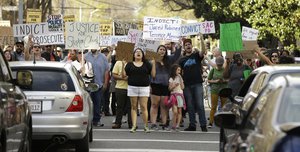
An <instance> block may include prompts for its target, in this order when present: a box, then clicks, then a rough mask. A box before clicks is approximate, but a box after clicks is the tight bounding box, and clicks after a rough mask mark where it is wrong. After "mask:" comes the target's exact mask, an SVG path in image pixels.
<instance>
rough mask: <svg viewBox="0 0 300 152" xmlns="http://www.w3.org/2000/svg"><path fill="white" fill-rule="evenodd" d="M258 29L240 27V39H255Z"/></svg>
mask: <svg viewBox="0 0 300 152" xmlns="http://www.w3.org/2000/svg"><path fill="white" fill-rule="evenodd" d="M257 36H258V30H256V29H253V28H249V27H245V26H243V27H242V39H243V40H257Z"/></svg>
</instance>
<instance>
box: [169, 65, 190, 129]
mask: <svg viewBox="0 0 300 152" xmlns="http://www.w3.org/2000/svg"><path fill="white" fill-rule="evenodd" d="M180 74H181V68H180V66H179V65H178V64H174V65H173V66H172V68H171V73H170V79H169V90H170V92H171V94H170V98H169V102H168V104H167V107H169V108H172V112H173V119H172V130H173V131H179V125H180V122H181V119H182V114H181V113H182V108H184V109H185V108H186V106H185V100H184V96H183V89H184V83H183V79H182V77H181V75H180Z"/></svg>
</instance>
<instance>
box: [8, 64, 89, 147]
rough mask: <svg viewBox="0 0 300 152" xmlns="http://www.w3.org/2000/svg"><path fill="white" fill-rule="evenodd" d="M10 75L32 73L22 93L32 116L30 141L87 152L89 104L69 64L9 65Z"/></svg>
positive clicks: (80, 83) (75, 72)
mask: <svg viewBox="0 0 300 152" xmlns="http://www.w3.org/2000/svg"><path fill="white" fill-rule="evenodd" d="M10 66H11V69H12V71H18V70H29V71H31V72H32V75H33V76H32V79H33V84H32V87H31V88H28V89H23V91H24V93H25V94H26V96H27V98H28V100H29V104H30V106H31V112H32V126H33V132H32V135H33V136H32V137H33V139H34V140H37V139H43V140H53V142H55V143H57V144H63V143H65V142H67V141H71V143H74V144H75V149H76V151H78V152H79V151H80V152H88V151H89V142H91V141H92V140H93V128H92V126H93V125H92V119H93V103H92V100H91V97H90V95H89V93H88V92H87V91H86V88H85V85H84V82H83V80H82V78H81V76H80V74H79V73H78V72H77V70H76V69H75V68H74V67H73V65H72V64H71V63H60V62H38V61H37V62H36V63H35V64H34V63H33V61H21V62H10Z"/></svg>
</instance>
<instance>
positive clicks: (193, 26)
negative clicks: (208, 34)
mask: <svg viewBox="0 0 300 152" xmlns="http://www.w3.org/2000/svg"><path fill="white" fill-rule="evenodd" d="M200 31H201V23H190V24H183V25H181V28H180V32H181V36H189V35H197V34H199V33H200Z"/></svg>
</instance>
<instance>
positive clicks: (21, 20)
mask: <svg viewBox="0 0 300 152" xmlns="http://www.w3.org/2000/svg"><path fill="white" fill-rule="evenodd" d="M23 4H24V3H23V0H19V12H18V18H19V19H18V23H19V24H23ZM18 40H19V41H21V40H22V38H21V37H18Z"/></svg>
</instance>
